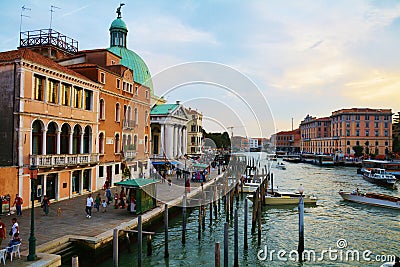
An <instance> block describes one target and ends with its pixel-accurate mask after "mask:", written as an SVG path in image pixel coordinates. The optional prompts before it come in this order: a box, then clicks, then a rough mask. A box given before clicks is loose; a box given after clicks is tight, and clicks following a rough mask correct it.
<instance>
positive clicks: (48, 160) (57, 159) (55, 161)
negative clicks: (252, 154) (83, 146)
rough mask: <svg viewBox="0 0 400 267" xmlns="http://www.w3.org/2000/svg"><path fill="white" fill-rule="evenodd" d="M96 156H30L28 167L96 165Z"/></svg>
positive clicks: (97, 159)
mask: <svg viewBox="0 0 400 267" xmlns="http://www.w3.org/2000/svg"><path fill="white" fill-rule="evenodd" d="M98 162H99V155H98V154H72V155H65V154H62V155H31V156H30V165H36V166H39V167H65V166H70V165H80V164H97V163H98Z"/></svg>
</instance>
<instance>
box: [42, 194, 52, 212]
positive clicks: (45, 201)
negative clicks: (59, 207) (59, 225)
mask: <svg viewBox="0 0 400 267" xmlns="http://www.w3.org/2000/svg"><path fill="white" fill-rule="evenodd" d="M49 206H50V200H49V198H48V197H47V196H44V197H43V200H42V208H43V212H44V215H45V216H47V215H49Z"/></svg>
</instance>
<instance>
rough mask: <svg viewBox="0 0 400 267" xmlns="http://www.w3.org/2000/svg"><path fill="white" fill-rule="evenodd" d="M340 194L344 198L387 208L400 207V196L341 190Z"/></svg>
mask: <svg viewBox="0 0 400 267" xmlns="http://www.w3.org/2000/svg"><path fill="white" fill-rule="evenodd" d="M339 194H340V195H341V196H342V198H343V199H344V200H348V201H351V202H356V203H360V204H367V205H373V206H379V207H385V208H392V209H400V197H393V196H390V195H385V194H377V193H365V194H360V193H357V192H344V191H340V192H339Z"/></svg>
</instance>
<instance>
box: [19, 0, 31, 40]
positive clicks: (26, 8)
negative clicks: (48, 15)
mask: <svg viewBox="0 0 400 267" xmlns="http://www.w3.org/2000/svg"><path fill="white" fill-rule="evenodd" d="M25 10H28V11H31V9H30V8H28V7H25V5H23V6H22V7H21V21H20V23H19V32H20V33H21V31H22V17H25V18H30V16H27V15H24V14H23V13H24V11H25Z"/></svg>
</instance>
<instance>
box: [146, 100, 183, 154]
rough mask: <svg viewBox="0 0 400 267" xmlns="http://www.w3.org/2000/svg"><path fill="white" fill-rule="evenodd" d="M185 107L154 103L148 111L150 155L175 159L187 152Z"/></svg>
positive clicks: (178, 104)
mask: <svg viewBox="0 0 400 267" xmlns="http://www.w3.org/2000/svg"><path fill="white" fill-rule="evenodd" d="M188 121H189V116H188V115H187V114H186V111H185V108H184V107H183V106H182V104H181V103H180V102H179V101H177V102H176V104H162V105H155V106H154V107H152V109H151V111H150V123H151V140H152V142H151V154H152V155H151V157H152V158H153V159H168V160H170V159H177V158H181V157H183V156H184V155H185V154H187V142H188V141H187V136H188V135H187V123H188Z"/></svg>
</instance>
